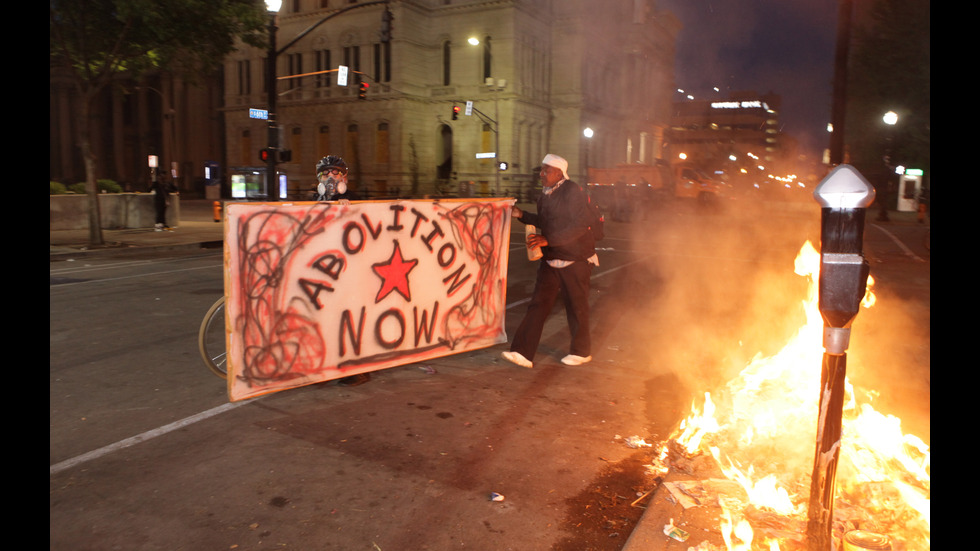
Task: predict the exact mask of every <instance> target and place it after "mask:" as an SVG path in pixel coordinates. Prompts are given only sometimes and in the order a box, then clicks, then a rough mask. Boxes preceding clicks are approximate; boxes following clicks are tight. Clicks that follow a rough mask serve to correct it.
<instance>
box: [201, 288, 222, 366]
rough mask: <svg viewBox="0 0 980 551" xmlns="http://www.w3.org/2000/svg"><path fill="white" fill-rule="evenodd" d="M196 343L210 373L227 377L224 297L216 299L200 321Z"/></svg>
mask: <svg viewBox="0 0 980 551" xmlns="http://www.w3.org/2000/svg"><path fill="white" fill-rule="evenodd" d="M197 344H198V347H199V348H200V349H201V357H202V358H204V364H205V365H207V366H208V369H210V370H211V372H212V373H214V374H215V375H217V376H218V377H221V378H222V379H227V378H228V360H227V354H226V351H225V347H226V346H227V345H226V343H225V297H221V298H219V299H218V301H217V302H215V303H214V305H212V306H211V309H209V310H208V313H207V314H205V315H204V320H203V321H202V322H201V330H200V331H199V332H198V335H197Z"/></svg>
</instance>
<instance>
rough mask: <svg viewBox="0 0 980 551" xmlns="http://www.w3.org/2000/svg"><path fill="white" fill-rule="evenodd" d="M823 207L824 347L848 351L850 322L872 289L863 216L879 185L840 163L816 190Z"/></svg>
mask: <svg viewBox="0 0 980 551" xmlns="http://www.w3.org/2000/svg"><path fill="white" fill-rule="evenodd" d="M813 196H814V198H816V200H817V203H819V204H820V206H821V218H820V281H819V292H820V299H819V308H820V314H821V316H823V320H824V343H823V344H824V348H825V349H826V350H827V352H828V353H830V354H843V353H844V351H846V350H847V345H848V340H849V334H850V326H851V322H853V321H854V318H855V316H857V314H858V310H859V308H860V307H861V300H862V299H863V298H864V294H865V292H866V291H867V284H868V274H869V272H870V269H869V266H868V261H867V259H866V258H864V254H863V250H864V247H863V245H864V219H865V213H866V212H867V209H868V206H870V205H871V203H872V202H873V201H874V198H875V191H874V186H872V185H871V184H870V183H868V181H867V180H865V179H864V177H863V176H861V174H860V173H859V172H858V171H857V170H855V169H854V168H853V167H852V166H850V165H840V166H838V167H837V168H835V169H834V170H833V171H832V172H831V173H830V174H828V175H827V177H826V178H824V179H823V181H821V182H820V185H818V186H817V188H816V190H814V192H813Z"/></svg>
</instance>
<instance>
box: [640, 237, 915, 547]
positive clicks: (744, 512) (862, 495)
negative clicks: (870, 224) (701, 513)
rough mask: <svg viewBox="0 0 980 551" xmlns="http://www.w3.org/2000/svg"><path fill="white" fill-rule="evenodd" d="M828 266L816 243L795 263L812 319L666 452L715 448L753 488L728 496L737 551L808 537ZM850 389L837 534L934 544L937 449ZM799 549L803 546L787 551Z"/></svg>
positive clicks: (707, 404)
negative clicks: (822, 291)
mask: <svg viewBox="0 0 980 551" xmlns="http://www.w3.org/2000/svg"><path fill="white" fill-rule="evenodd" d="M819 269H820V254H819V253H818V252H817V251H816V249H814V247H813V246H812V245H811V244H810V242H807V243H806V244H804V245H803V248H802V249H801V250H800V253H799V255H798V256H797V259H796V266H795V271H796V273H797V274H799V275H801V276H806V277H809V278H810V285H809V291H808V296H807V298H806V300H804V301H803V307H804V309H805V311H806V323H805V325H804V326H803V327H802V328H801V329H800V330H799V332H798V333H797V335H796V336H795V337H794V338H793V339H791V340H790V342H789V343H788V344H787V345H786V346H785V347H784V348H783V349H782V350H780V351H779V352H778V353H776V354H775V355H774V356H771V357H762V356H761V354H757V355H756V357H755V358H753V359H752V360H751V361H750V362H749V364H748V365H747V366H746V367H745V368H744V369H743V370H742V372H741V373H740V374H739V375H738V376H737V377H736V378H735V379H733V380H731V381H729V382H728V383H727V385H726V386H725V388H724V389H723V390H722V391H721V392H720V394H719V396H720V397H715V398H712V396H711V394H710V393H707V392H706V393H705V394H704V404H703V406H702V407H701V408H698V407H697V406H696V405H692V413H691V415H690V416H688V417H687V418H686V419H684V420H683V421H682V422H681V424H680V425H679V426H678V428H677V429H676V430H675V431H674V433H673V434H672V435H671V437H670V438H669V439H668V442H667V444H665V445H664V447H663V448H662V450H661V454H660V458H659V460H660V464H661V465H666V461H667V457H668V455H669V449H670V448H669V446H670V444H671V443H673V444H675V445H676V447H675V448H674V449H675V450H677V449H679V450H680V451H681V453H683V454H687V455H688V456H693V455H696V454H699V453H701V452H702V451H707V452H708V453H710V454H711V456H712V457H713V458H714V459H715V461H717V463H718V465H719V467H720V468H721V470H722V472H723V473H724V474H725V476H726V477H728V478H729V479H730V480H732V481H735V482H738V483H739V485H741V486H742V488H744V490H745V492H746V494H747V496H748V498H747V502H738V503H732V501H731V500H729V499H725V500H724V502H723V515H722V524H721V527H720V528H721V531H722V536H723V538H724V540H725V545H726V546H727V548H728V549H729V550H730V551H734V550H741V551H748V550H750V549H769V550H770V551H772V550H775V549H780V544H783V545H786V546H793V545H796V546H799V545H800V544H801V543H802V542H803V541H804V536H805V526H806V515H807V510H806V509H807V500H808V497H809V482H810V481H809V479H810V476H811V472H812V467H813V452H814V447H815V439H816V422H817V417H818V404H817V400H818V398H819V396H820V395H821V393H820V369H819V366H820V365H821V358H822V356H823V353H824V350H823V347H822V346H823V345H822V340H823V339H822V334H823V319H822V317H821V315H820V311H819V308H818V296H817V294H818V291H817V281H818V280H819V278H818V273H819ZM872 284H873V280H872V279H871V278H870V277H869V278H868V291H867V294H866V296H865V298H864V301H863V302H862V305H863V306H864V307H866V308H868V307H871V306H872V305H873V304H874V301H875V298H874V294H873V293H872V292H871V286H872ZM845 390H846V396H845V404H844V419H843V428H842V436H841V446H842V447H841V453H840V460H839V463H838V468H837V482H836V488H837V492H836V496H835V505H834V526H833V528H834V536H835V539H837V540H838V541H839V538H840V536H841V535H842V533H843V532H845V531H847V530H853V529H857V528H860V529H861V530H868V531H873V532H878V533H883V534H886V535H888V536H889V537H890V538H891V539H892V542H893V546H894V547H893V548H894V549H896V550H898V549H923V548H925V549H927V548H928V547H929V538H930V514H929V508H930V506H929V503H930V489H929V477H930V474H929V473H930V459H929V453H930V452H929V446H928V445H926V444H925V443H924V442H923V441H922V440H921V439H919V438H917V437H915V436H913V435H908V434H903V433H902V432H901V426H900V425H901V422H900V420H899V419H898V418H896V417H894V416H891V415H882V414H881V413H878V412H877V411H875V410H874V409H873V408H872V407H871V406H870V405H869V404H867V403H858V399H857V396H856V394H855V391H854V388H853V386H852V385H851V383H850V382H849V381H848V382H847V383H846V389H845ZM716 402H717V403H716ZM719 412H724V414H719ZM760 459H761V461H760ZM752 460H756V463H751V461H752ZM663 469H664V467H661V470H663ZM746 517H747V518H746ZM774 517H775V518H774ZM753 518H755V519H756V520H759V521H760V522H759V523H758V524H760V525H762V526H757V528H756V529H755V531H753V528H752V525H751V524H750V521H751V520H752V519H753ZM776 519H778V520H776ZM762 520H765V522H761V521H762ZM760 535H761V536H762V538H763V540H764V541H760V542H756V544H755V545H753V538H754V537H755V536H760ZM790 548H794V547H784V548H783V549H790Z"/></svg>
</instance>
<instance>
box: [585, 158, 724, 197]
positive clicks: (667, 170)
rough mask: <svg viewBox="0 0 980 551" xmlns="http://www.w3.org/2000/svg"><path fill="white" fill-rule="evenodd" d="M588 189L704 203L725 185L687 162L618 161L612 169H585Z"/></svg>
mask: <svg viewBox="0 0 980 551" xmlns="http://www.w3.org/2000/svg"><path fill="white" fill-rule="evenodd" d="M588 176H589V181H588V184H589V190H590V192H592V193H595V194H597V195H599V196H601V197H604V198H605V201H606V203H607V204H612V203H611V202H610V201H609V199H611V198H613V196H619V197H618V199H619V200H620V201H622V199H623V196H624V195H628V196H633V197H637V198H639V200H640V201H644V200H648V199H653V200H663V199H666V198H668V197H675V198H678V199H694V200H697V201H698V202H699V203H702V204H705V205H708V204H713V203H715V202H716V201H717V200H718V199H719V198H720V197H721V196H722V194H723V193H724V190H725V184H724V183H722V182H721V181H719V180H717V179H715V178H712V177H711V176H708V175H707V174H705V173H704V172H702V171H700V170H698V169H697V168H696V167H695V166H694V165H693V164H691V163H689V162H677V163H673V164H668V163H667V162H666V161H663V160H661V159H658V160H657V162H656V163H655V164H652V165H648V164H622V165H617V166H616V167H614V168H595V167H589V168H588ZM631 202H632V201H631Z"/></svg>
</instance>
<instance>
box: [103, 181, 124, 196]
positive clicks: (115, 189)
mask: <svg viewBox="0 0 980 551" xmlns="http://www.w3.org/2000/svg"><path fill="white" fill-rule="evenodd" d="M97 184H98V186H99V193H103V192H105V193H122V186H121V185H119V184H117V183H116V181H115V180H98V181H97Z"/></svg>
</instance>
